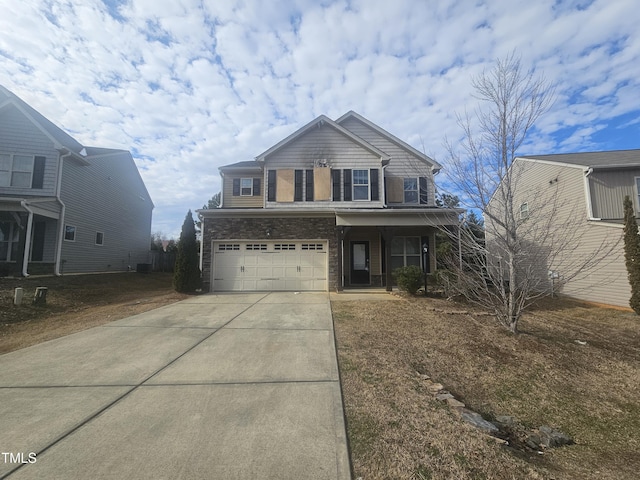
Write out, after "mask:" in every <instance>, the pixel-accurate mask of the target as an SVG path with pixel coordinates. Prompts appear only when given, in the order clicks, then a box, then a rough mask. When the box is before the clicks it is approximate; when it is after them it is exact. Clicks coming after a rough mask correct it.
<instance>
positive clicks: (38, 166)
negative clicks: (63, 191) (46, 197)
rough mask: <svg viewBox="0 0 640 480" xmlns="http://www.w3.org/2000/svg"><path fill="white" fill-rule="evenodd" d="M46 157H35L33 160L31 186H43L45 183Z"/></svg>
mask: <svg viewBox="0 0 640 480" xmlns="http://www.w3.org/2000/svg"><path fill="white" fill-rule="evenodd" d="M45 160H46V158H45V157H35V160H34V162H33V178H32V180H31V188H38V189H40V188H42V186H43V184H44V162H45Z"/></svg>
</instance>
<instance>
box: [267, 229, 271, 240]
mask: <svg viewBox="0 0 640 480" xmlns="http://www.w3.org/2000/svg"><path fill="white" fill-rule="evenodd" d="M266 233H267V238H269V237H271V229H270V228H267V232H266Z"/></svg>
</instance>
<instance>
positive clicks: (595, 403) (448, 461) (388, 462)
mask: <svg viewBox="0 0 640 480" xmlns="http://www.w3.org/2000/svg"><path fill="white" fill-rule="evenodd" d="M332 309H333V315H334V321H335V328H336V337H337V344H338V358H339V363H340V374H341V380H342V388H343V394H344V401H345V409H346V415H347V423H348V426H347V428H348V434H349V441H350V447H351V455H352V462H353V468H354V474H355V477H354V478H358V477H362V478H363V479H364V480H368V479H374V478H415V479H443V478H452V479H453V478H455V479H465V478H468V479H485V478H486V479H513V478H516V479H519V478H527V479H528V478H545V479H546V478H548V479H551V478H553V479H577V478H581V479H582V478H584V479H635V478H638V472H640V455H638V452H639V451H640V318H639V317H638V316H636V315H635V314H633V313H630V312H627V311H620V310H613V309H604V308H598V307H593V306H588V305H584V304H579V303H574V302H570V301H566V300H565V301H562V300H554V301H546V302H545V307H544V308H539V309H537V310H535V311H533V312H531V313H528V314H526V315H525V317H524V318H523V320H522V321H521V324H520V329H521V331H522V333H521V334H519V335H517V336H514V335H512V334H510V333H509V332H507V331H506V330H505V329H503V328H501V327H499V326H498V325H497V323H496V321H495V320H494V319H493V318H492V317H490V316H486V315H477V314H474V313H473V311H472V310H470V309H469V308H466V307H461V306H459V305H456V304H453V303H451V302H447V301H445V300H439V299H431V298H427V299H425V298H417V297H416V298H409V299H405V300H400V301H392V300H390V301H377V302H366V301H358V302H334V303H333V304H332ZM427 377H430V380H427V379H426V378H427ZM430 381H433V382H438V383H441V384H442V385H443V386H444V388H445V389H446V390H448V391H449V392H451V393H452V394H453V395H454V396H455V397H456V398H457V399H458V400H460V401H462V402H464V403H465V404H466V405H467V406H468V407H469V408H470V409H472V410H474V411H476V412H479V413H481V414H482V415H483V416H484V417H485V418H487V419H489V420H492V419H494V418H495V417H496V416H500V415H509V416H513V417H515V419H516V420H517V422H518V423H519V425H520V426H521V427H522V428H523V429H533V428H536V427H539V426H541V425H549V426H552V427H554V428H556V429H559V430H561V431H563V432H565V433H567V434H569V435H570V436H571V437H572V438H573V439H574V440H575V442H576V444H575V445H571V446H565V447H561V448H556V449H548V450H545V451H543V452H542V453H538V451H536V450H531V449H528V448H525V447H523V445H519V444H517V443H516V442H510V445H509V446H505V445H502V444H501V443H500V442H499V441H496V440H495V439H494V438H492V437H489V436H487V435H485V434H484V433H482V432H480V431H479V430H477V429H476V428H474V427H472V426H470V425H469V424H467V423H465V422H464V421H463V420H461V419H460V417H459V416H458V415H457V414H456V413H454V410H452V409H450V408H449V407H448V406H446V405H445V404H444V403H442V402H440V401H438V400H436V399H435V398H434V396H433V394H432V393H431V392H430V391H429V388H428V387H429V382H430Z"/></svg>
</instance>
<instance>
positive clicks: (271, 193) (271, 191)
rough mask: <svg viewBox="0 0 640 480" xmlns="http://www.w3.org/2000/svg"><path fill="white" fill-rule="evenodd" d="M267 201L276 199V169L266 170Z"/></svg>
mask: <svg viewBox="0 0 640 480" xmlns="http://www.w3.org/2000/svg"><path fill="white" fill-rule="evenodd" d="M267 183H268V185H267V189H268V190H267V201H269V202H275V201H276V171H275V170H269V171H268V172H267Z"/></svg>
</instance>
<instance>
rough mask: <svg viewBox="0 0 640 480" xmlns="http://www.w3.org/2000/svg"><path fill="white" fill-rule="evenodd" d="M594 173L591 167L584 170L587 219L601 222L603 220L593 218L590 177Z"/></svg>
mask: <svg viewBox="0 0 640 480" xmlns="http://www.w3.org/2000/svg"><path fill="white" fill-rule="evenodd" d="M592 173H593V168H591V167H589V168H587V169H586V170H584V193H585V196H586V200H587V219H588V220H597V221H601V220H602V219H601V218H595V217H594V216H593V205H592V204H591V187H590V186H589V176H591V174H592Z"/></svg>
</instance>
